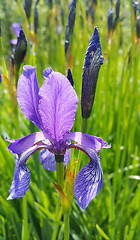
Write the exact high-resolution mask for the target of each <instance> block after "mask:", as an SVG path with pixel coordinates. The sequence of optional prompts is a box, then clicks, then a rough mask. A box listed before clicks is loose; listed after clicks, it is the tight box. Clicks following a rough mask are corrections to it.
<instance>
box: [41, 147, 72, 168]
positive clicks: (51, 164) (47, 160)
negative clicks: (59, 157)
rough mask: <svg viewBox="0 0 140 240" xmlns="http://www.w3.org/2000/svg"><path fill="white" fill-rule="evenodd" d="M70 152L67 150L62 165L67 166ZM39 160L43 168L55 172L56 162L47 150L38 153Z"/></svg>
mask: <svg viewBox="0 0 140 240" xmlns="http://www.w3.org/2000/svg"><path fill="white" fill-rule="evenodd" d="M70 156H71V150H70V149H67V150H66V153H65V155H64V163H65V164H66V165H67V164H68V163H69V161H70ZM39 160H40V162H41V163H42V164H43V168H45V169H47V170H50V171H56V161H55V155H54V154H53V153H51V152H50V151H48V150H47V149H43V150H41V151H40V155H39Z"/></svg>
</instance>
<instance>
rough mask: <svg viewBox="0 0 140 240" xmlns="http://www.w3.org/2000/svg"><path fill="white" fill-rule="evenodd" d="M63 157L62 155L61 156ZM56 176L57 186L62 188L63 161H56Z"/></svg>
mask: <svg viewBox="0 0 140 240" xmlns="http://www.w3.org/2000/svg"><path fill="white" fill-rule="evenodd" d="M62 157H63V158H64V156H62ZM56 176H57V183H58V185H59V187H60V188H61V189H62V190H63V187H64V163H63V162H57V161H56Z"/></svg>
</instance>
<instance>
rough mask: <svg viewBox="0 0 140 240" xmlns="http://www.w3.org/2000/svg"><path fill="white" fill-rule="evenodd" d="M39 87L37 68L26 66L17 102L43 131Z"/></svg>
mask: <svg viewBox="0 0 140 240" xmlns="http://www.w3.org/2000/svg"><path fill="white" fill-rule="evenodd" d="M38 92H39V87H38V82H37V77H36V71H35V67H32V66H29V65H25V66H24V67H23V73H22V74H21V75H20V77H19V80H18V86H17V101H18V104H19V106H20V109H21V111H22V112H23V114H24V115H25V116H26V117H27V118H28V119H29V120H31V121H32V122H33V123H34V124H35V125H36V126H37V127H38V128H40V129H42V126H41V121H40V116H39V114H38V102H39V96H38Z"/></svg>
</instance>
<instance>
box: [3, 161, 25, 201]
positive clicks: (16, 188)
mask: <svg viewBox="0 0 140 240" xmlns="http://www.w3.org/2000/svg"><path fill="white" fill-rule="evenodd" d="M29 184H30V170H29V167H28V166H27V165H26V164H24V165H20V161H19V157H18V156H17V159H16V167H15V172H14V178H13V181H12V184H11V188H10V195H9V197H8V198H7V200H10V199H14V198H20V197H23V196H24V195H25V193H26V192H27V191H28V189H29Z"/></svg>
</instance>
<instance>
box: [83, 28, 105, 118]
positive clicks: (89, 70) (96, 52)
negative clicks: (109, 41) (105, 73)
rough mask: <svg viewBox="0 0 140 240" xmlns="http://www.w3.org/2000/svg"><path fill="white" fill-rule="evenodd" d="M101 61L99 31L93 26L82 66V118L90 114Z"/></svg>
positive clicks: (102, 59)
mask: <svg viewBox="0 0 140 240" xmlns="http://www.w3.org/2000/svg"><path fill="white" fill-rule="evenodd" d="M103 62H104V58H103V56H102V50H101V43H100V38H99V32H98V28H97V27H95V28H94V33H93V35H92V37H91V39H90V42H89V46H88V49H87V52H86V55H85V62H84V67H83V75H82V97H81V108H82V117H83V118H89V116H90V114H91V110H92V105H93V102H94V97H95V90H96V83H97V79H98V74H99V70H100V67H101V65H102V64H103Z"/></svg>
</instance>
